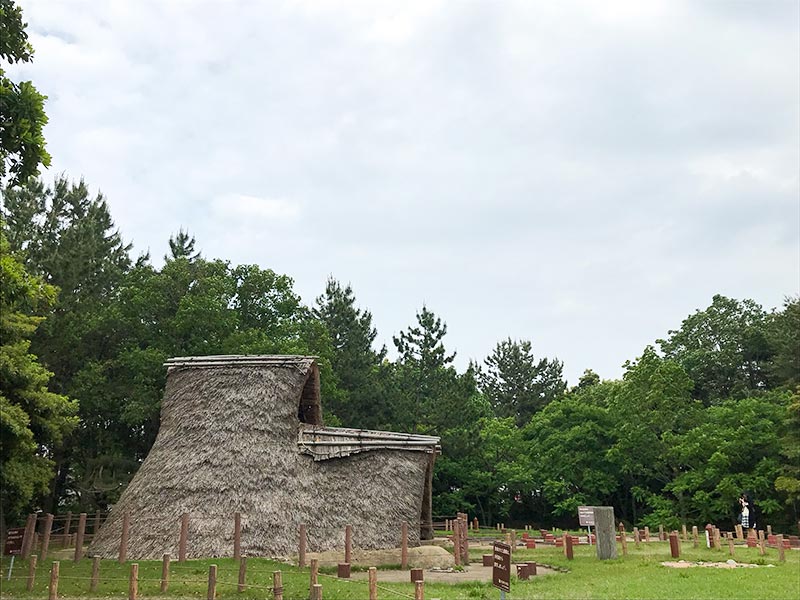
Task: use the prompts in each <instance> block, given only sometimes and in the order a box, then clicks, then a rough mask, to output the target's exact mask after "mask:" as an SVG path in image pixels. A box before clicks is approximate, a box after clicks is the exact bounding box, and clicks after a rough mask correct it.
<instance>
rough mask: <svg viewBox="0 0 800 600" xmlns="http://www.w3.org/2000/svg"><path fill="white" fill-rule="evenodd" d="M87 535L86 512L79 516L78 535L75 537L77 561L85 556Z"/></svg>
mask: <svg viewBox="0 0 800 600" xmlns="http://www.w3.org/2000/svg"><path fill="white" fill-rule="evenodd" d="M84 535H86V513H81V515H80V517H78V536H77V537H76V538H75V558H74V560H75V562H78V561H79V560H80V559H82V558H83V537H84Z"/></svg>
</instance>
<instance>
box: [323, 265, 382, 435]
mask: <svg viewBox="0 0 800 600" xmlns="http://www.w3.org/2000/svg"><path fill="white" fill-rule="evenodd" d="M313 314H314V316H315V317H316V318H317V319H319V320H320V321H321V322H322V323H323V324H324V325H325V328H326V329H327V331H328V335H329V336H330V339H331V343H332V344H333V358H332V365H331V366H332V367H333V374H334V376H335V377H336V380H337V385H338V388H339V390H340V391H341V392H342V393H341V394H340V395H339V396H338V397H334V398H328V399H327V401H326V405H327V410H330V411H331V412H332V413H333V414H335V415H336V416H337V417H338V418H339V419H341V421H342V422H344V423H345V424H347V425H348V426H351V427H363V428H378V427H379V426H381V425H382V424H383V423H385V422H386V420H387V419H388V415H387V414H386V411H385V410H381V409H382V408H385V407H381V406H376V403H375V401H376V398H377V396H376V392H377V384H376V381H375V379H376V370H377V368H378V366H379V365H380V363H381V361H382V360H383V359H384V357H385V355H386V348H382V349H381V350H380V351H375V349H374V348H373V344H374V343H375V338H376V337H377V335H378V332H377V331H376V329H375V328H374V327H373V326H372V314H370V312H369V311H367V310H362V309H359V308H356V306H355V296H354V294H353V289H352V287H351V286H350V284H348V285H347V286H345V287H344V288H343V287H342V286H341V284H340V283H339V282H338V281H337V280H335V279H334V278H333V277H330V278H329V279H328V282H327V283H326V285H325V292H324V294H322V295H321V296H319V297H318V298H317V300H316V306H315V307H314V309H313Z"/></svg>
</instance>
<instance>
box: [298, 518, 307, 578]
mask: <svg viewBox="0 0 800 600" xmlns="http://www.w3.org/2000/svg"><path fill="white" fill-rule="evenodd" d="M306 535H307V534H306V525H305V523H302V524H301V525H300V548H299V552H298V560H297V562H298V564H299V566H300V568H301V569H302V568H303V567H305V566H306Z"/></svg>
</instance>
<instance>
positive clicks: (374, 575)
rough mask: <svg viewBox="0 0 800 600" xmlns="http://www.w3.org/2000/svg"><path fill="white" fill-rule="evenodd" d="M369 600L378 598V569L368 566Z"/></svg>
mask: <svg viewBox="0 0 800 600" xmlns="http://www.w3.org/2000/svg"><path fill="white" fill-rule="evenodd" d="M369 600H378V569H376V568H375V567H370V568H369Z"/></svg>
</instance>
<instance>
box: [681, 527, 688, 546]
mask: <svg viewBox="0 0 800 600" xmlns="http://www.w3.org/2000/svg"><path fill="white" fill-rule="evenodd" d="M681 537H682V538H683V541H684V542H688V541H689V534H688V533H687V531H686V523H684V524H683V525H681Z"/></svg>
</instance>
